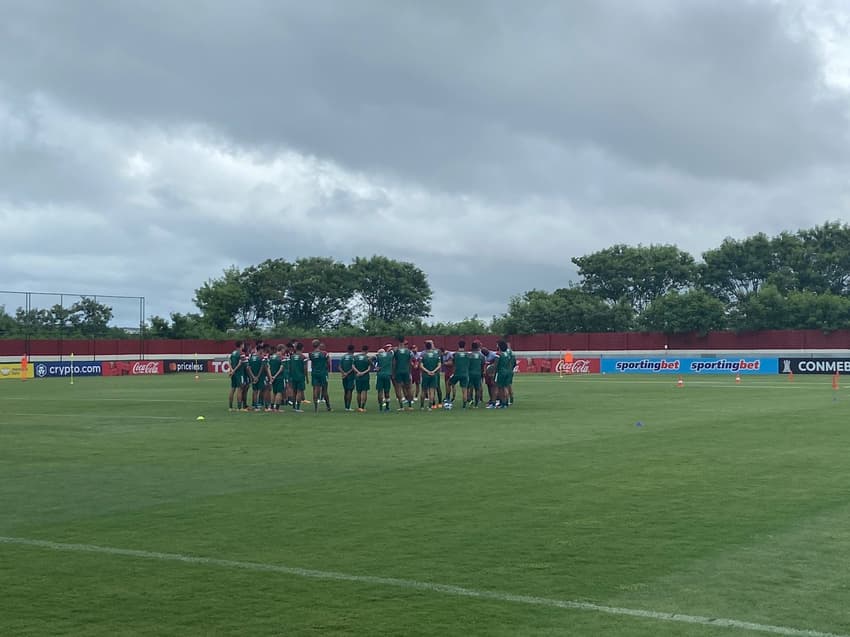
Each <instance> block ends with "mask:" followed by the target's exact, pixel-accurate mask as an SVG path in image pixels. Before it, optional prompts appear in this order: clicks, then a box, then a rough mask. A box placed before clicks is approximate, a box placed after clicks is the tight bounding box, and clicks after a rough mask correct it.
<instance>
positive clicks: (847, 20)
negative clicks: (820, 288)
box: [0, 0, 850, 320]
mask: <svg viewBox="0 0 850 637" xmlns="http://www.w3.org/2000/svg"><path fill="white" fill-rule="evenodd" d="M843 7H848V5H847V3H846V2H841V1H840V0H834V1H829V0H822V1H812V0H808V1H806V2H802V1H801V2H792V1H790V0H782V1H777V0H761V1H755V0H753V1H748V0H729V1H728V2H718V1H717V0H637V1H633V0H630V1H628V2H626V1H623V0H554V1H552V2H544V1H534V0H531V1H529V2H515V1H513V0H511V1H507V0H504V1H499V0H487V1H485V0H481V1H477V0H462V1H454V0H421V1H418V2H404V1H395V0H386V1H384V2H377V1H369V0H337V1H336V2H329V1H322V0H318V1H317V0H311V1H309V2H308V1H305V0H299V1H293V2H287V1H283V0H268V1H265V0H240V2H231V3H227V2H223V1H220V0H210V1H209V2H194V1H189V0H181V1H179V2H173V1H170V0H169V1H163V2H158V1H156V0H145V1H144V2H142V1H138V2H133V1H129V0H128V1H120V0H119V1H112V0H102V1H96V0H85V1H83V0H51V1H39V0H0V253H2V259H0V289H11V290H33V291H59V292H82V293H100V294H127V295H143V296H145V297H146V299H147V314H148V315H150V314H159V315H164V316H167V315H168V314H169V312H172V311H179V312H186V311H194V310H195V308H194V305H193V303H192V297H193V294H194V290H195V289H196V288H197V287H199V286H200V285H201V284H202V283H203V282H204V281H205V280H207V279H208V278H211V277H217V276H219V275H220V274H221V272H222V270H223V269H224V268H225V267H227V266H229V265H231V264H235V265H237V266H239V267H244V266H247V265H251V264H256V263H258V262H260V261H262V260H263V259H266V258H270V257H283V258H286V259H295V258H297V257H300V256H311V255H324V256H331V257H334V258H336V259H339V260H342V261H345V262H348V261H350V259H351V258H352V257H354V256H357V255H361V256H371V255H372V254H383V255H386V256H389V257H391V258H395V259H402V260H409V261H413V262H414V263H416V264H417V265H418V266H419V267H421V268H422V269H423V270H424V271H425V272H426V273H427V274H428V276H429V280H430V282H431V285H432V287H433V289H434V300H433V314H434V319H437V320H457V319H460V318H463V317H465V316H471V315H473V314H478V315H480V316H482V317H485V318H489V317H490V316H492V315H494V314H500V313H502V312H503V311H504V310H505V308H506V304H507V301H508V299H509V297H510V296H512V295H514V294H518V293H522V292H523V291H525V290H529V289H532V288H538V289H546V290H552V289H554V288H557V287H562V286H565V285H567V284H568V283H569V282H570V281H571V280H575V270H574V268H573V266H572V264H571V263H570V258H571V257H574V256H581V255H584V254H588V253H590V252H594V251H596V250H599V249H602V248H605V247H608V246H610V245H613V244H615V243H629V244H638V243H643V244H650V243H672V244H676V245H678V246H679V247H680V248H682V249H685V250H688V251H689V252H691V253H692V254H693V255H694V256H695V257H697V258H699V256H700V254H701V253H702V252H703V251H704V250H706V249H709V248H713V247H716V246H717V245H718V244H719V243H720V242H721V241H722V240H723V238H724V237H727V236H731V237H736V238H744V237H746V236H749V235H752V234H755V233H757V232H761V231H764V232H766V233H768V234H775V233H778V232H780V231H782V230H792V231H793V230H797V229H799V228H808V227H812V226H814V225H818V224H822V223H823V222H824V221H827V220H836V219H838V220H842V221H847V220H848V218H850V214H848V211H850V182H849V181H848V179H850V177H848V176H850V170H848V169H850V144H848V114H850V44H845V43H850V8H847V9H844V8H843ZM4 302H5V303H6V305H7V310H13V309H14V307H13V306H14V305H15V304H16V301H15V300H14V299H12V300H10V299H9V298H8V297H3V298H0V304H2V303H4Z"/></svg>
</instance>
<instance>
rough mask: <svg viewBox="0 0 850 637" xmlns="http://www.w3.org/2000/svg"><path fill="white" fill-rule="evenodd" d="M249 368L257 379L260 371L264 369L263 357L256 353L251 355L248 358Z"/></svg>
mask: <svg viewBox="0 0 850 637" xmlns="http://www.w3.org/2000/svg"><path fill="white" fill-rule="evenodd" d="M248 368H249V369H250V370H251V374H253V375H254V377H255V378H256V377H257V376H259V375H260V371H261V370H262V369H263V357H262V356H260V355H259V354H256V353H254V354H251V355H250V356H249V357H248Z"/></svg>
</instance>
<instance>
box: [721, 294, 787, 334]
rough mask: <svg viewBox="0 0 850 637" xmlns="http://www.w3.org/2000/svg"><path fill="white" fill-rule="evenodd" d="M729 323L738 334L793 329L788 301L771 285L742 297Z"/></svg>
mask: <svg viewBox="0 0 850 637" xmlns="http://www.w3.org/2000/svg"><path fill="white" fill-rule="evenodd" d="M731 323H732V325H733V326H734V327H735V329H737V330H738V331H739V332H745V331H747V332H750V331H759V330H782V329H793V325H794V322H793V321H792V320H791V317H790V315H789V312H788V300H787V299H786V297H785V296H783V295H782V293H780V292H779V290H778V289H777V287H776V286H775V285H772V284H768V285H765V286H764V287H762V288H761V289H760V290H758V291H757V292H751V293H749V294H747V295H744V296H742V297H741V298H740V299H739V301H738V303H737V304H736V306H735V308H734V311H733V312H732V315H731Z"/></svg>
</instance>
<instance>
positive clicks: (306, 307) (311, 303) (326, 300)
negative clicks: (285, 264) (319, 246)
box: [281, 257, 354, 329]
mask: <svg viewBox="0 0 850 637" xmlns="http://www.w3.org/2000/svg"><path fill="white" fill-rule="evenodd" d="M353 293H354V285H353V282H352V277H351V273H350V272H349V270H348V268H347V267H346V266H345V264H343V263H339V262H337V261H334V260H333V259H330V258H326V257H307V258H302V259H298V260H297V261H296V262H295V264H294V267H293V268H292V271H291V275H290V280H289V285H288V286H287V290H286V295H285V298H284V304H283V307H282V309H281V312H282V317H283V318H284V319H285V321H286V322H287V323H288V324H289V325H292V326H295V327H302V328H304V327H306V328H319V329H322V328H327V327H335V326H338V325H343V324H346V323H350V322H351V309H350V308H349V302H350V300H351V297H352V295H353Z"/></svg>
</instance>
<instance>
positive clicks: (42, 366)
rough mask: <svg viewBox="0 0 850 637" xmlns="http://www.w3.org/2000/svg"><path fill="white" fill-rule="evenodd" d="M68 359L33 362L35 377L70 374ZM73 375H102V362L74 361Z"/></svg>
mask: <svg viewBox="0 0 850 637" xmlns="http://www.w3.org/2000/svg"><path fill="white" fill-rule="evenodd" d="M71 365H72V363H71V362H70V361H54V362H44V363H33V365H32V366H33V371H34V372H35V377H36V378H60V377H63V376H65V377H69V378H70V376H71ZM73 366H74V376H102V375H103V363H102V362H100V361H85V362H79V363H78V362H74V363H73Z"/></svg>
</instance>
